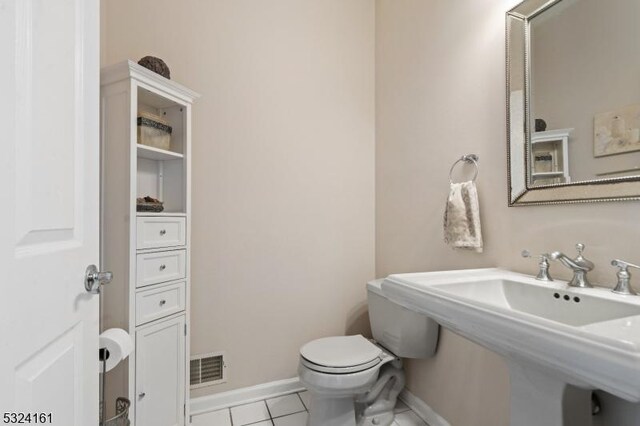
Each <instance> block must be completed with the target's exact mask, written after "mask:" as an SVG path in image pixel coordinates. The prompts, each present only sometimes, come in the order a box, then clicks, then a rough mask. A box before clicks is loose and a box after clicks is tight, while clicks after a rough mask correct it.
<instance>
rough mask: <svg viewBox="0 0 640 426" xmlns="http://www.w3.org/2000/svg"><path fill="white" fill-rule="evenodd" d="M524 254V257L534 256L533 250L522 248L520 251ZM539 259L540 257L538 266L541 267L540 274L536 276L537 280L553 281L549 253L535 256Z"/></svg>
mask: <svg viewBox="0 0 640 426" xmlns="http://www.w3.org/2000/svg"><path fill="white" fill-rule="evenodd" d="M520 254H521V255H522V257H524V258H529V257H534V256H531V252H530V251H529V250H526V249H525V250H522V252H521V253H520ZM535 257H537V258H538V259H540V261H539V262H538V267H539V268H540V269H539V270H538V275H537V276H536V280H539V281H553V278H551V275H549V254H548V253H542V254H540V255H538V256H535Z"/></svg>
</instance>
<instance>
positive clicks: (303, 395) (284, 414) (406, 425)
mask: <svg viewBox="0 0 640 426" xmlns="http://www.w3.org/2000/svg"><path fill="white" fill-rule="evenodd" d="M308 406H309V393H308V392H307V391H304V392H299V393H292V394H289V395H284V396H280V397H277V398H271V399H267V400H265V401H258V402H252V403H250V404H244V405H238V406H235V407H231V408H225V409H223V410H219V411H213V412H210V413H203V414H198V415H196V416H192V418H191V426H245V425H251V426H306V424H307V416H308V412H307V407H308ZM393 426H428V425H427V424H426V423H425V422H423V421H422V420H421V419H420V417H418V416H417V415H416V414H415V413H414V412H413V411H411V409H409V407H407V406H406V405H405V404H404V403H403V402H402V401H398V405H396V419H395V420H394V422H393Z"/></svg>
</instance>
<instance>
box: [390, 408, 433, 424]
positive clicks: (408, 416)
mask: <svg viewBox="0 0 640 426" xmlns="http://www.w3.org/2000/svg"><path fill="white" fill-rule="evenodd" d="M394 423H395V424H397V425H398V426H428V425H427V424H426V423H425V422H424V421H422V419H421V418H420V417H418V416H417V415H416V413H414V412H413V411H405V412H404V413H398V414H396V419H395V420H394Z"/></svg>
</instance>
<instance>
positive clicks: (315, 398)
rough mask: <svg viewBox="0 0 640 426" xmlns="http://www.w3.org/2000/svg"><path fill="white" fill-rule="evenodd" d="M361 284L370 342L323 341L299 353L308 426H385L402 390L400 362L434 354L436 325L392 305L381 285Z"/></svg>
mask: <svg viewBox="0 0 640 426" xmlns="http://www.w3.org/2000/svg"><path fill="white" fill-rule="evenodd" d="M383 281H384V280H382V279H381V280H375V281H371V282H369V283H368V284H367V301H368V304H369V321H370V323H371V331H372V333H373V340H369V339H366V338H365V337H363V336H361V335H355V336H335V337H324V338H321V339H317V340H313V341H311V342H309V343H307V344H306V345H304V346H302V348H300V364H299V366H298V374H299V376H300V381H301V382H302V384H303V385H304V386H305V387H306V388H307V390H308V391H309V395H310V401H311V402H310V407H309V420H308V423H307V425H308V426H329V425H330V426H369V425H377V426H388V425H390V424H391V423H392V422H393V419H394V414H393V408H394V407H395V405H396V400H397V398H398V395H399V394H400V392H401V391H402V389H403V388H404V384H405V377H404V371H403V369H402V360H401V359H400V358H401V357H402V358H429V357H431V356H433V355H434V354H435V352H436V345H437V343H438V332H439V326H438V324H437V323H436V322H435V321H433V320H431V319H430V318H428V317H426V316H424V315H421V314H419V313H417V312H413V311H410V310H408V309H406V308H404V307H403V306H401V305H399V304H397V303H395V302H392V301H391V300H389V299H388V298H387V297H385V296H384V295H383V293H382V282H383Z"/></svg>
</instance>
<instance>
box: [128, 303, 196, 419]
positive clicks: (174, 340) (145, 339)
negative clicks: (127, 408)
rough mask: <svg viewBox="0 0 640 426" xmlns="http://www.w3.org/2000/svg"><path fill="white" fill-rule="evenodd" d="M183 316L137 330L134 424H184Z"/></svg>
mask: <svg viewBox="0 0 640 426" xmlns="http://www.w3.org/2000/svg"><path fill="white" fill-rule="evenodd" d="M184 325H185V317H184V315H180V316H179V317H176V318H173V319H169V320H165V321H156V322H154V323H153V324H151V325H148V326H145V327H141V328H139V329H138V331H136V398H137V400H136V401H137V402H136V404H137V405H136V426H183V425H184V420H185V418H184V417H185V407H184V400H185V399H184V397H185V395H184V392H185V390H184V382H185V369H186V367H185V336H184V334H185V333H184Z"/></svg>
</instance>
